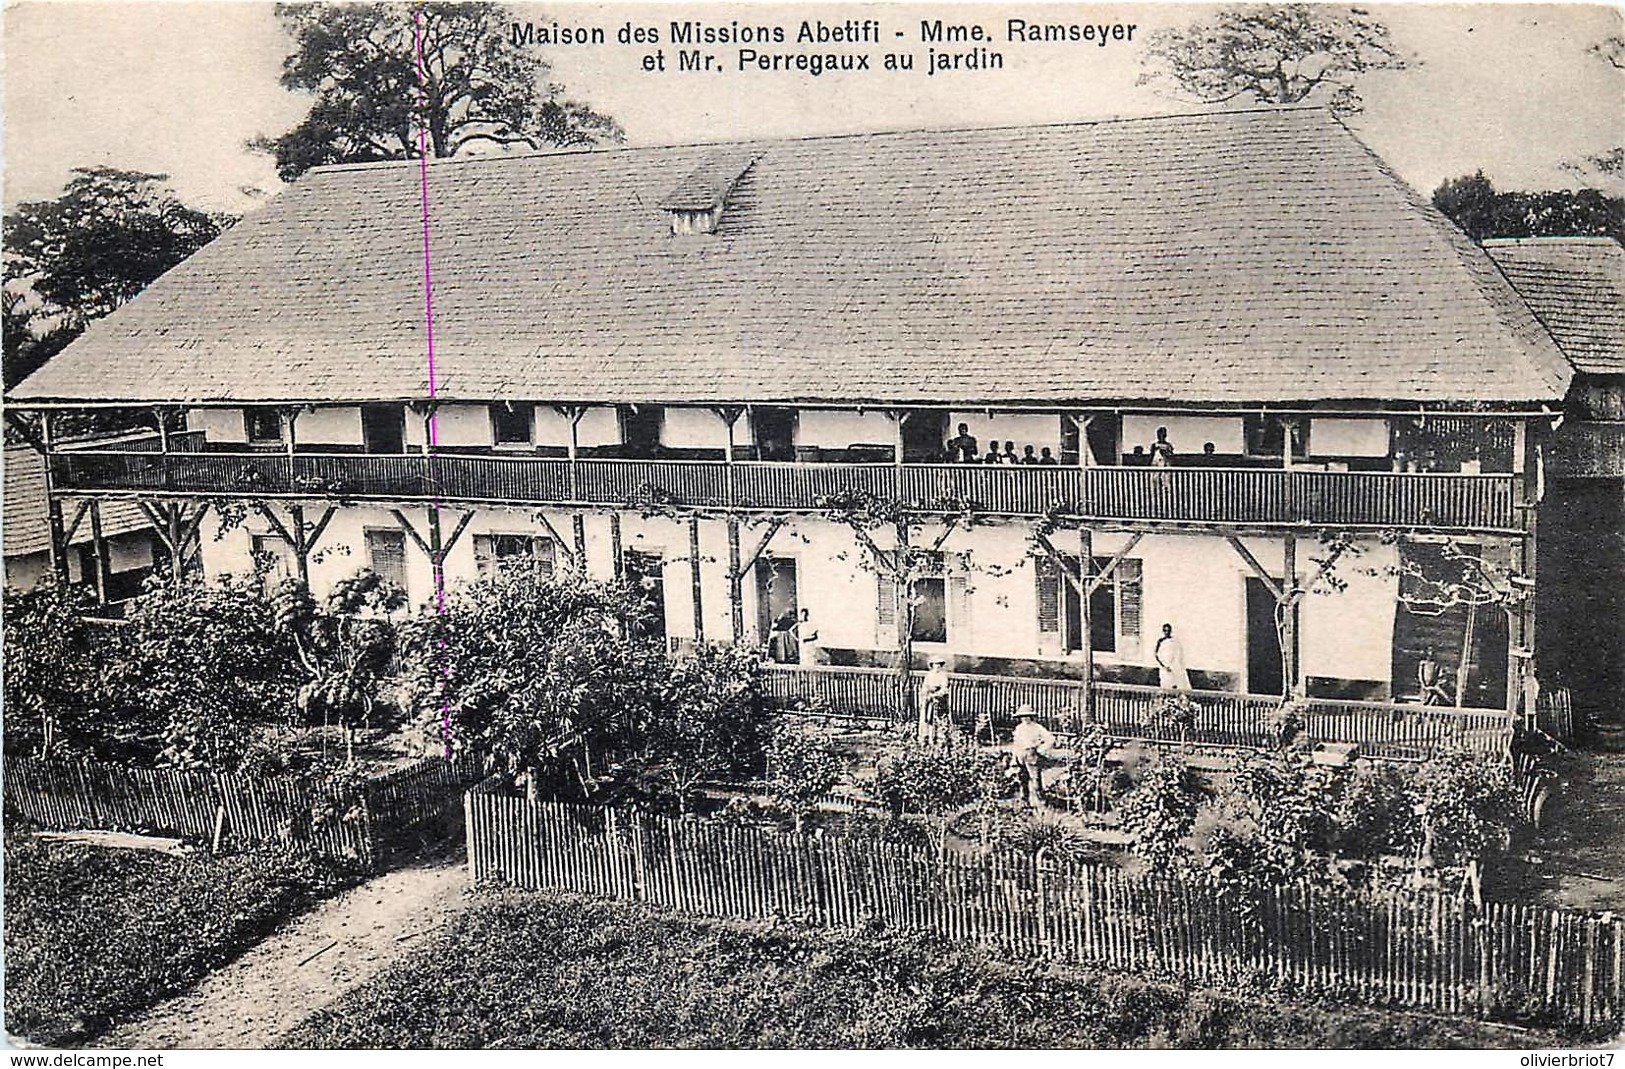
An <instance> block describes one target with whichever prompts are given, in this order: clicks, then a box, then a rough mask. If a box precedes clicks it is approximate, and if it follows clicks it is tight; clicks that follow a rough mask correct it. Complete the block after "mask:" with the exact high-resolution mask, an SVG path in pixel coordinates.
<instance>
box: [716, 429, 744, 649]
mask: <svg viewBox="0 0 1625 1069" xmlns="http://www.w3.org/2000/svg"><path fill="white" fill-rule="evenodd" d="M714 411H715V412H716V414H717V416H718V417H719V418H720V419H721V420H722V422H723V424H724V425H725V426H726V427H727V428H728V452H727V454H726V455H725V456H724V457H723V459H724V460H725V461H727V464H728V506H729V507H730V508H731V507H733V505H734V504H735V503H737V502H738V500H739V488H738V486H737V485H735V479H734V426H735V424H737V423H738V422H739V417H740V416H742V415H744V414H745V408H744V406H741V405H724V406H722V407H721V408H718V409H715V410H714ZM735 641H738V636H737V635H736V636H735Z"/></svg>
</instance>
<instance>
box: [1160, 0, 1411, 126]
mask: <svg viewBox="0 0 1625 1069" xmlns="http://www.w3.org/2000/svg"><path fill="white" fill-rule="evenodd" d="M1141 62H1143V63H1144V64H1145V65H1146V66H1147V67H1148V68H1150V69H1149V70H1147V71H1146V73H1144V74H1142V75H1141V76H1140V78H1139V84H1141V85H1145V84H1148V83H1152V82H1155V81H1157V80H1159V79H1162V78H1168V79H1171V80H1172V81H1173V83H1174V84H1175V85H1176V86H1177V87H1178V88H1179V89H1180V90H1181V91H1182V92H1184V93H1186V94H1188V95H1190V96H1193V97H1195V98H1196V99H1198V100H1201V101H1203V102H1205V103H1209V104H1217V103H1222V102H1224V101H1228V100H1237V99H1250V100H1253V101H1257V102H1259V103H1264V104H1296V103H1299V102H1308V103H1317V102H1323V103H1325V104H1326V105H1327V106H1328V107H1330V108H1331V109H1332V110H1334V111H1338V112H1345V113H1346V112H1354V111H1359V110H1360V108H1361V106H1362V102H1361V99H1360V94H1359V92H1358V91H1357V90H1356V89H1355V85H1354V83H1355V81H1356V80H1357V79H1358V78H1359V76H1360V75H1362V74H1365V73H1367V72H1369V71H1374V70H1399V69H1402V68H1404V67H1405V65H1406V61H1405V58H1404V57H1403V56H1402V55H1401V54H1400V53H1399V51H1398V50H1397V49H1395V47H1394V45H1393V42H1392V41H1391V40H1390V39H1389V36H1388V28H1387V27H1386V26H1384V25H1383V24H1382V23H1381V22H1379V21H1377V20H1376V19H1374V18H1372V17H1371V15H1370V14H1369V13H1367V12H1365V11H1363V10H1361V9H1359V8H1339V7H1331V6H1322V5H1319V4H1285V5H1273V4H1259V5H1246V6H1241V7H1233V8H1227V9H1225V10H1223V11H1220V12H1218V13H1217V14H1216V15H1214V16H1213V17H1212V18H1210V19H1206V20H1204V21H1201V22H1196V23H1193V24H1191V25H1190V26H1189V27H1186V28H1185V29H1168V30H1159V31H1158V32H1156V33H1154V34H1152V35H1151V37H1150V38H1149V39H1148V42H1147V45H1146V49H1145V54H1144V55H1143V56H1142V59H1141Z"/></svg>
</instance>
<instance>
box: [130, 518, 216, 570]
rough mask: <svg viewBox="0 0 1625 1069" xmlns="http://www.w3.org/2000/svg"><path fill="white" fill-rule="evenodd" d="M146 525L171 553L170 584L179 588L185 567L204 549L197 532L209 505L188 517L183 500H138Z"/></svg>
mask: <svg viewBox="0 0 1625 1069" xmlns="http://www.w3.org/2000/svg"><path fill="white" fill-rule="evenodd" d="M136 507H138V508H139V509H140V510H141V512H142V514H143V515H145V516H146V517H147V522H148V523H150V524H152V529H153V530H154V531H156V532H157V533H158V541H160V542H162V543H163V545H164V548H165V549H166V550H168V551H169V565H170V576H169V581H170V582H171V583H172V584H174V585H177V586H178V585H180V581H181V576H182V575H183V574H184V573H185V571H186V565H187V564H188V563H189V562H190V561H191V559H192V557H193V556H194V555H196V554H198V553H201V552H202V550H203V542H202V539H201V538H200V537H199V535H198V529H199V528H200V527H202V526H203V517H204V516H205V515H207V514H208V511H209V503H208V502H206V501H205V502H203V503H202V504H200V505H198V507H197V511H196V512H195V513H193V514H192V515H190V516H188V515H187V504H186V502H184V501H177V502H173V503H171V502H168V501H158V502H149V501H137V502H136Z"/></svg>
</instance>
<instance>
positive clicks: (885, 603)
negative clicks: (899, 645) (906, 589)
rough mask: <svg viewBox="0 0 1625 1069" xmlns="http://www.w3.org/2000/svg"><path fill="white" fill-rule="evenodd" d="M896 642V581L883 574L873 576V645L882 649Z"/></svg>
mask: <svg viewBox="0 0 1625 1069" xmlns="http://www.w3.org/2000/svg"><path fill="white" fill-rule="evenodd" d="M896 640H897V581H896V580H895V579H893V578H892V577H891V576H889V575H887V574H886V573H885V572H880V573H878V574H877V575H876V576H875V644H876V645H877V646H879V647H881V648H882V649H884V648H886V647H889V646H892V645H894V644H895V643H896Z"/></svg>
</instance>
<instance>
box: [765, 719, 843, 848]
mask: <svg viewBox="0 0 1625 1069" xmlns="http://www.w3.org/2000/svg"><path fill="white" fill-rule="evenodd" d="M767 772H768V776H767V789H768V793H769V794H770V795H772V797H773V800H774V801H775V802H777V803H778V804H779V805H781V806H783V807H784V808H785V809H788V810H789V811H790V813H791V815H792V816H793V817H794V818H795V822H796V830H797V831H800V830H801V822H802V820H803V819H804V818H805V817H806V815H807V812H808V811H809V810H810V809H811V808H812V807H813V806H814V805H815V804H817V802H818V800H819V799H821V798H823V797H824V796H825V795H827V794H828V793H829V792H830V791H832V790H834V789H835V786H836V785H837V784H838V783H840V781H841V772H842V765H841V759H840V758H839V757H837V756H836V755H835V753H834V751H833V750H832V749H831V748H830V736H829V733H828V732H826V731H820V730H817V729H814V728H810V727H807V726H806V725H803V724H793V723H781V724H779V725H778V727H777V728H775V729H774V731H773V738H772V741H771V742H770V743H769V745H768V750H767Z"/></svg>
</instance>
